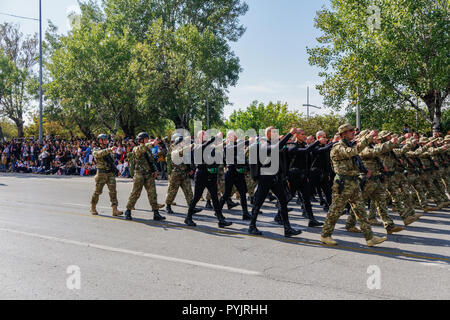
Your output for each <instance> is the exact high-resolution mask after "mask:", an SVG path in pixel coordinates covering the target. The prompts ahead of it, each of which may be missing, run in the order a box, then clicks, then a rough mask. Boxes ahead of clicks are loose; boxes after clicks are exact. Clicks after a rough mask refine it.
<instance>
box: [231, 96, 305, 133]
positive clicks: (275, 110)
mask: <svg viewBox="0 0 450 320" xmlns="http://www.w3.org/2000/svg"><path fill="white" fill-rule="evenodd" d="M299 117H300V115H299V113H298V112H292V111H289V109H288V105H287V103H284V104H282V103H281V102H277V103H273V102H269V103H268V104H267V105H264V104H263V103H259V102H258V101H253V102H252V104H251V105H250V106H249V107H248V108H247V109H246V110H238V111H234V112H233V113H232V114H231V116H230V119H229V120H228V121H225V126H226V128H228V129H242V130H244V131H247V130H249V129H254V130H256V132H257V133H259V131H260V130H261V129H266V128H267V127H270V126H274V127H275V128H276V129H278V130H280V132H287V131H288V129H289V126H290V124H291V123H293V122H295V121H296V120H297V119H299Z"/></svg>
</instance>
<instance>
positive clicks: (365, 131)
mask: <svg viewBox="0 0 450 320" xmlns="http://www.w3.org/2000/svg"><path fill="white" fill-rule="evenodd" d="M369 133H370V130H367V129H366V130H363V131H361V132H360V133H359V136H360V137H364V136H365V135H368V134H369Z"/></svg>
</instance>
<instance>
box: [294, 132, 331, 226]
mask: <svg viewBox="0 0 450 320" xmlns="http://www.w3.org/2000/svg"><path fill="white" fill-rule="evenodd" d="M296 139H297V142H296V143H295V145H293V146H291V147H289V155H290V157H291V159H292V164H291V168H290V169H289V182H290V185H291V188H293V189H294V190H297V191H299V193H300V194H301V196H302V199H303V206H304V208H305V212H306V217H307V218H308V219H309V224H308V227H312V228H313V227H321V226H323V223H321V222H319V221H317V220H316V219H315V218H314V214H313V211H312V206H311V184H310V176H309V169H310V165H311V154H310V152H311V151H312V150H313V149H315V148H316V147H317V146H318V145H319V143H320V141H319V140H318V141H316V142H314V143H313V144H311V145H309V146H307V145H306V143H305V139H306V135H305V131H303V130H302V129H297V134H296Z"/></svg>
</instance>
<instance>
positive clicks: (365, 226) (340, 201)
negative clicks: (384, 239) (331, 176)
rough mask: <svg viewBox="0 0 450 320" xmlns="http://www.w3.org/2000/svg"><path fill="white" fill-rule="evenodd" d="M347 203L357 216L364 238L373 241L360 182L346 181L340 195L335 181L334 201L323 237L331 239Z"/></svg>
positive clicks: (323, 230)
mask: <svg viewBox="0 0 450 320" xmlns="http://www.w3.org/2000/svg"><path fill="white" fill-rule="evenodd" d="M347 203H349V204H350V206H351V208H352V211H353V212H354V214H355V216H356V221H357V222H358V223H359V225H360V227H361V231H362V233H363V235H364V238H366V240H370V239H372V238H373V232H372V229H371V227H370V224H369V222H368V221H367V214H366V209H365V206H364V202H363V200H362V194H361V189H360V186H359V180H357V181H353V180H345V186H344V188H343V190H342V192H341V193H339V185H338V184H337V183H336V180H335V182H334V184H333V200H332V203H331V207H330V211H329V213H328V216H327V219H326V221H325V224H324V226H323V228H322V236H323V237H330V236H331V235H332V234H333V231H334V228H335V227H336V223H337V221H338V220H339V217H340V216H341V215H342V212H343V210H344V209H345V206H346V205H347Z"/></svg>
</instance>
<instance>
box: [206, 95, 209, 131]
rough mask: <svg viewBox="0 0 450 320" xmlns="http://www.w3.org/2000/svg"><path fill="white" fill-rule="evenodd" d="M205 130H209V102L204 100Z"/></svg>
mask: <svg viewBox="0 0 450 320" xmlns="http://www.w3.org/2000/svg"><path fill="white" fill-rule="evenodd" d="M206 129H207V130H209V102H208V98H206Z"/></svg>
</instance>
